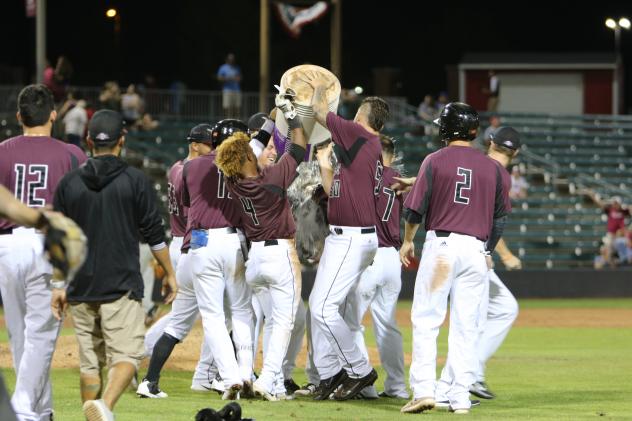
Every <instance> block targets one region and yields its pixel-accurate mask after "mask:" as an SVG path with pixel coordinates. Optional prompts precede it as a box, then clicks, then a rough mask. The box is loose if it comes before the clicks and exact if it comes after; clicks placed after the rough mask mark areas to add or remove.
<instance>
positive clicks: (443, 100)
mask: <svg viewBox="0 0 632 421" xmlns="http://www.w3.org/2000/svg"><path fill="white" fill-rule="evenodd" d="M448 102H450V100H449V99H448V93H447V92H446V91H441V92H439V96H438V97H437V103H436V104H435V108H436V109H437V112H439V113H440V112H441V110H443V107H445V106H446V104H447V103H448Z"/></svg>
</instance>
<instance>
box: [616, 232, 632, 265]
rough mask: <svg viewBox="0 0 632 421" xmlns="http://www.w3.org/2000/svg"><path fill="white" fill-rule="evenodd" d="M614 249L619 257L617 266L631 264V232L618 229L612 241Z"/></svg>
mask: <svg viewBox="0 0 632 421" xmlns="http://www.w3.org/2000/svg"><path fill="white" fill-rule="evenodd" d="M614 249H615V250H616V251H617V256H619V264H622V265H623V264H630V263H632V231H630V230H629V229H620V230H618V231H617V234H616V237H615V239H614Z"/></svg>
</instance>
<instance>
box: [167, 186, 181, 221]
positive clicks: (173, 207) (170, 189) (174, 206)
mask: <svg viewBox="0 0 632 421" xmlns="http://www.w3.org/2000/svg"><path fill="white" fill-rule="evenodd" d="M167 198H168V199H169V203H168V205H169V213H170V214H171V215H180V209H179V208H178V201H177V200H176V187H175V186H174V185H173V184H171V183H167Z"/></svg>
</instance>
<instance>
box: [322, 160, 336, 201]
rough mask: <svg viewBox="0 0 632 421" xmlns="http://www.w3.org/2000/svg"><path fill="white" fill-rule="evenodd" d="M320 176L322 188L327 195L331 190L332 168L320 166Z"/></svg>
mask: <svg viewBox="0 0 632 421" xmlns="http://www.w3.org/2000/svg"><path fill="white" fill-rule="evenodd" d="M320 177H321V178H322V179H323V189H325V194H326V195H327V196H329V192H330V191H331V183H333V179H334V171H333V169H332V168H326V167H320Z"/></svg>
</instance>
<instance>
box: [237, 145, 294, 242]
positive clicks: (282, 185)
mask: <svg viewBox="0 0 632 421" xmlns="http://www.w3.org/2000/svg"><path fill="white" fill-rule="evenodd" d="M304 156H305V149H304V148H302V147H300V146H299V145H296V144H291V145H290V147H289V148H288V151H287V152H286V153H284V154H283V156H282V157H281V159H279V161H278V162H277V163H276V164H273V165H270V166H269V167H266V168H264V169H262V170H260V172H259V176H258V177H256V178H239V179H238V178H230V179H229V180H228V183H227V184H228V189H229V190H230V192H231V193H232V194H233V196H235V198H236V199H238V200H239V202H240V203H241V208H242V209H241V210H242V212H243V215H242V219H241V220H242V226H243V229H244V231H245V233H246V237H247V238H248V239H249V240H250V241H265V240H276V239H290V238H294V233H295V232H296V225H295V224H294V218H293V217H292V211H291V209H290V202H289V201H288V199H287V188H288V187H289V186H290V184H292V181H294V179H295V178H296V168H297V167H298V165H299V163H300V162H302V161H303V157H304Z"/></svg>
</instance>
